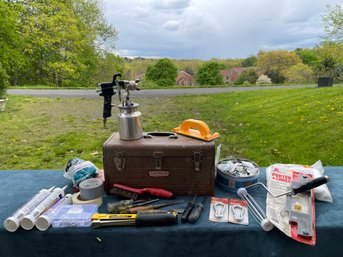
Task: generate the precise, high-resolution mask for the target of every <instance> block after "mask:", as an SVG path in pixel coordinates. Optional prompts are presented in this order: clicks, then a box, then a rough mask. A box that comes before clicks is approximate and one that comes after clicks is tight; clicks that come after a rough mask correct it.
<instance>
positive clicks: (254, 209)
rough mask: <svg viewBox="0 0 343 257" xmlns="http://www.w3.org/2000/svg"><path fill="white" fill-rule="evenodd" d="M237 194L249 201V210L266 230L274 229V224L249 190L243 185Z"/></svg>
mask: <svg viewBox="0 0 343 257" xmlns="http://www.w3.org/2000/svg"><path fill="white" fill-rule="evenodd" d="M237 195H238V196H239V197H240V198H241V199H242V200H244V201H246V202H247V203H248V210H249V212H250V213H251V215H252V216H253V217H254V219H255V220H256V221H257V222H258V223H259V224H260V225H261V227H262V229H263V230H264V231H267V232H268V231H270V230H272V229H273V227H274V225H273V224H272V223H271V222H270V221H269V220H268V219H267V216H266V213H265V212H264V210H262V208H261V207H260V206H259V204H258V203H257V202H256V201H255V199H254V198H253V197H252V196H251V195H250V194H249V193H248V191H247V190H246V189H245V188H244V187H241V188H239V189H238V190H237Z"/></svg>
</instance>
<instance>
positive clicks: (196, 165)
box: [193, 152, 203, 171]
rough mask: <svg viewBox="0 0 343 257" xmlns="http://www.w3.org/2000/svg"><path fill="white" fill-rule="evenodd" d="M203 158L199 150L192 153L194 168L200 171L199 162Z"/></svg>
mask: <svg viewBox="0 0 343 257" xmlns="http://www.w3.org/2000/svg"><path fill="white" fill-rule="evenodd" d="M202 161H203V158H202V154H201V153H200V152H194V153H193V162H194V170H195V171H200V164H201V163H202Z"/></svg>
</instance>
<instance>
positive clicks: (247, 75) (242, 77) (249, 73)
mask: <svg viewBox="0 0 343 257" xmlns="http://www.w3.org/2000/svg"><path fill="white" fill-rule="evenodd" d="M256 80H257V75H256V72H255V69H254V68H249V69H246V70H244V71H242V72H241V74H239V77H238V79H237V80H236V81H235V84H236V85H241V84H244V83H245V82H246V81H247V82H249V83H250V84H255V82H256Z"/></svg>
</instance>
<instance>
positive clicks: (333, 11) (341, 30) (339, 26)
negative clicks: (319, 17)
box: [323, 5, 343, 42]
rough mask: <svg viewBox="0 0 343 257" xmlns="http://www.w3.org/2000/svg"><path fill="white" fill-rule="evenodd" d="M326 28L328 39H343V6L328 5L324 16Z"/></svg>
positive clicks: (338, 40)
mask: <svg viewBox="0 0 343 257" xmlns="http://www.w3.org/2000/svg"><path fill="white" fill-rule="evenodd" d="M323 22H324V29H325V32H326V33H327V39H328V40H332V41H335V42H342V41H343V6H342V5H335V6H330V5H328V6H327V10H326V12H325V15H324V16H323Z"/></svg>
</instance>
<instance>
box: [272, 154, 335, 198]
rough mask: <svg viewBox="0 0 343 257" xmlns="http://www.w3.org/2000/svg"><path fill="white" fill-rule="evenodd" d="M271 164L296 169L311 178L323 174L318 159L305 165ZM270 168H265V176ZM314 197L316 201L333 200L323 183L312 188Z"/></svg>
mask: <svg viewBox="0 0 343 257" xmlns="http://www.w3.org/2000/svg"><path fill="white" fill-rule="evenodd" d="M272 166H273V167H278V166H281V167H283V168H287V169H291V170H296V171H298V172H303V173H304V174H311V175H312V176H313V179H315V178H318V177H321V176H324V168H323V165H322V162H321V161H320V160H319V161H317V162H316V163H314V164H313V165H312V166H305V165H300V164H273V165H272ZM271 170H272V169H271V166H269V167H268V168H267V169H266V173H267V174H266V175H267V178H268V177H269V176H268V173H269V172H271ZM329 183H330V178H329ZM314 198H315V199H316V200H317V201H322V202H329V203H332V202H333V199H332V196H331V194H330V191H329V188H328V186H327V184H323V185H321V186H319V187H316V188H314Z"/></svg>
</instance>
